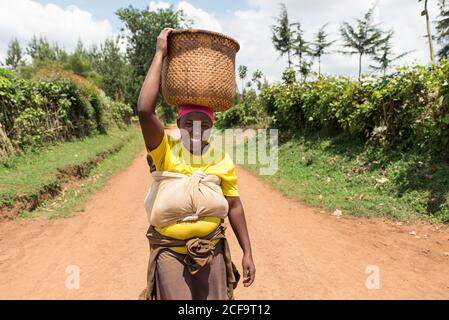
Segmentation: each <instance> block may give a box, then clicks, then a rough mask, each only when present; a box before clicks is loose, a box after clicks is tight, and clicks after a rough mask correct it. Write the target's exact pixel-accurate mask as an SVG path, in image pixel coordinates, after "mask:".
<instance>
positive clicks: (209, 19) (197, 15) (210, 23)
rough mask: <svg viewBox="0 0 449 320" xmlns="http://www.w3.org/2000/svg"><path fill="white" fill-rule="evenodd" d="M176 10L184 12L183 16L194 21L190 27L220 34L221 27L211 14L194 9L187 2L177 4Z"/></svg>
mask: <svg viewBox="0 0 449 320" xmlns="http://www.w3.org/2000/svg"><path fill="white" fill-rule="evenodd" d="M177 9H178V10H182V11H184V13H185V15H186V16H187V17H188V18H190V19H192V20H193V21H194V24H193V26H192V27H194V28H199V29H207V30H212V31H217V32H222V31H223V30H222V27H221V25H220V23H219V22H218V20H217V19H216V17H215V15H214V14H213V13H208V12H206V11H204V10H203V9H201V8H196V7H194V6H193V5H191V4H190V3H188V2H187V1H181V2H179V4H178V6H177Z"/></svg>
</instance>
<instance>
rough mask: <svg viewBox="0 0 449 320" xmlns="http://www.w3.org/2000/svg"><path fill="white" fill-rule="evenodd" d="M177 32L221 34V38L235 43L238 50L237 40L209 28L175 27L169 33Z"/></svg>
mask: <svg viewBox="0 0 449 320" xmlns="http://www.w3.org/2000/svg"><path fill="white" fill-rule="evenodd" d="M177 33H178V34H179V33H203V34H209V35H216V36H221V37H223V38H226V39H228V40H231V41H232V42H234V43H235V44H236V45H237V51H239V50H240V43H239V42H238V41H237V40H235V39H234V38H232V37H230V36H228V35H226V34H224V33H221V32H217V31H211V30H206V29H196V28H190V29H175V30H173V31H172V32H171V33H170V34H177Z"/></svg>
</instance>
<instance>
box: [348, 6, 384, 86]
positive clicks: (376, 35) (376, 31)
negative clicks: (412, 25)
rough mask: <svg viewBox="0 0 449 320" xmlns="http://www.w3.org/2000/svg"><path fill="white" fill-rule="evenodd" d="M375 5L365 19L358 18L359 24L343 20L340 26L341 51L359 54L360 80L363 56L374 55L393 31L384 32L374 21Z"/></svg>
mask: <svg viewBox="0 0 449 320" xmlns="http://www.w3.org/2000/svg"><path fill="white" fill-rule="evenodd" d="M373 13H374V7H372V8H371V9H369V10H368V12H367V13H366V14H365V15H364V17H363V19H356V22H357V26H356V27H353V26H351V25H350V24H349V23H348V22H343V24H342V25H341V26H340V33H341V36H342V38H343V42H344V44H343V47H344V48H345V49H346V50H343V51H341V52H342V53H343V54H346V55H358V56H359V72H358V74H359V81H360V76H361V74H362V57H363V56H364V55H368V56H373V55H375V54H376V50H377V49H378V48H380V47H381V46H382V45H383V44H384V43H385V42H387V41H388V40H389V38H390V37H391V34H392V31H387V32H384V31H382V30H381V29H380V28H379V26H378V25H377V24H374V23H373Z"/></svg>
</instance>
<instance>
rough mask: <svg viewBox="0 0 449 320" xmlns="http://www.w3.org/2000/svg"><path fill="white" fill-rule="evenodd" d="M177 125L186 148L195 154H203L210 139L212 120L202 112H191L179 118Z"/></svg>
mask: <svg viewBox="0 0 449 320" xmlns="http://www.w3.org/2000/svg"><path fill="white" fill-rule="evenodd" d="M177 124H178V128H179V129H181V137H182V140H183V143H184V146H185V147H186V148H187V149H188V150H190V152H192V153H194V154H201V152H202V150H203V148H204V146H205V145H206V144H207V143H208V141H209V138H210V133H211V129H212V125H213V124H212V121H211V119H210V118H209V117H208V116H207V115H205V114H204V113H202V112H191V113H188V114H186V115H184V116H183V117H181V118H179V119H178V121H177ZM197 148H201V149H199V150H196V149H197Z"/></svg>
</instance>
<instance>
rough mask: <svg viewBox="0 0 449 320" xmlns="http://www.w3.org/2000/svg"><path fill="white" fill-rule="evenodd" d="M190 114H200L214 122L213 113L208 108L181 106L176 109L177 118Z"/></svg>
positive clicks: (190, 105) (189, 105)
mask: <svg viewBox="0 0 449 320" xmlns="http://www.w3.org/2000/svg"><path fill="white" fill-rule="evenodd" d="M191 112H202V113H204V114H205V115H207V116H208V117H209V118H210V120H211V121H212V123H213V122H214V112H213V111H212V109H211V108H209V107H203V106H197V105H193V104H182V105H180V106H179V108H178V117H179V118H181V117H182V116H184V115H186V114H189V113H191Z"/></svg>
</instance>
